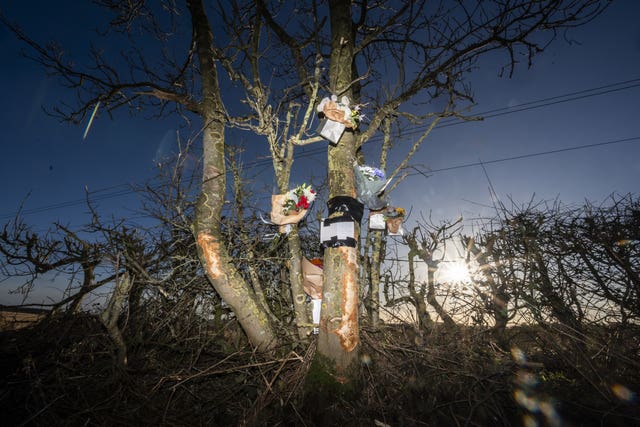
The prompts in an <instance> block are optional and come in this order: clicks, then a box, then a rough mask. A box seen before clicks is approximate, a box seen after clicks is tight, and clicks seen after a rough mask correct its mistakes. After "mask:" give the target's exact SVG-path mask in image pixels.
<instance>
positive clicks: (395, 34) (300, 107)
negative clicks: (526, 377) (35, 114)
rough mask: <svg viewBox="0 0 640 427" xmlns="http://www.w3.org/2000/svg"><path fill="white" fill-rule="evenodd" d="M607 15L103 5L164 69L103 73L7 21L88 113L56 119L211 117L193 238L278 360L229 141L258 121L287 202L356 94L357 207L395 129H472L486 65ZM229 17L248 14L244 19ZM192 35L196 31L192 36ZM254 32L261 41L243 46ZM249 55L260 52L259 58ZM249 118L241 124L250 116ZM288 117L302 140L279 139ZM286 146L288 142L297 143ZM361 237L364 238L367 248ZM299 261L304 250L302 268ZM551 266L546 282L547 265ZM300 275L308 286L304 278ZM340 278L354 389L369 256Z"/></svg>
mask: <svg viewBox="0 0 640 427" xmlns="http://www.w3.org/2000/svg"><path fill="white" fill-rule="evenodd" d="M607 3H608V2H606V1H603V0H580V1H575V0H571V1H569V0H566V1H565V0H544V1H536V2H531V1H525V0H513V1H490V2H472V3H467V2H464V1H456V2H449V1H441V2H431V1H426V0H422V1H413V0H412V1H408V0H407V1H399V2H396V3H394V4H393V5H388V4H387V3H386V2H378V1H374V2H369V1H356V2H353V3H349V2H344V1H338V0H330V1H328V2H326V3H325V2H317V1H312V2H310V3H305V4H302V5H301V4H299V2H292V3H288V2H285V3H282V2H278V3H270V4H266V2H263V1H260V0H257V1H246V2H240V1H238V2H235V1H229V2H225V3H219V4H216V5H209V4H207V7H205V4H204V2H203V1H202V0H187V1H186V2H185V4H184V5H182V4H178V3H177V2H174V1H164V2H161V3H160V4H159V5H153V6H152V5H151V4H149V3H146V2H133V3H132V2H130V1H119V0H102V1H100V2H98V4H100V5H102V6H106V7H107V8H108V9H109V10H110V11H111V12H112V13H113V14H114V15H113V16H114V18H113V20H112V22H111V28H110V30H111V31H115V32H121V33H123V34H126V35H127V36H128V40H129V41H130V42H132V43H133V42H135V41H136V40H137V36H138V35H139V34H144V37H146V38H145V39H144V40H143V41H144V42H150V41H153V42H154V43H157V46H160V48H159V49H157V50H156V51H158V52H161V56H160V57H154V58H150V57H145V55H144V52H145V51H146V50H144V49H142V48H141V46H140V45H135V44H132V45H131V46H130V47H129V49H128V51H127V52H126V53H125V58H126V61H125V64H123V65H124V66H121V65H118V62H116V61H113V62H112V61H111V60H110V59H109V58H106V57H105V56H104V55H103V52H102V51H101V50H99V49H94V50H92V52H91V53H92V55H93V59H94V64H93V65H92V66H89V67H86V68H84V69H83V68H80V67H78V66H77V65H75V64H74V63H72V62H71V61H67V60H66V58H64V56H63V55H62V54H61V53H62V51H61V50H60V49H59V48H57V47H56V46H54V45H48V46H47V47H45V46H43V45H40V44H38V43H36V42H35V41H33V40H31V39H30V38H29V37H28V36H27V35H25V34H23V33H22V32H21V31H20V30H19V29H18V28H17V27H16V26H14V25H12V24H11V23H9V21H8V20H7V19H6V18H4V17H3V19H2V21H3V23H4V24H5V25H7V26H9V27H10V28H11V29H12V30H13V31H14V32H15V33H16V34H17V35H18V37H20V38H21V39H22V40H23V41H24V42H26V43H27V44H28V45H29V46H30V47H31V48H32V50H31V52H32V53H33V54H34V59H35V60H36V61H37V62H39V63H40V64H42V65H43V66H44V67H45V68H46V69H47V70H48V71H49V72H50V73H52V74H54V75H57V76H59V77H60V78H61V80H62V83H63V84H65V85H67V86H69V87H70V88H72V89H73V90H75V91H76V92H77V94H78V100H77V103H76V105H74V106H72V107H70V108H64V106H63V107H62V108H58V109H56V110H55V112H57V113H59V114H60V115H62V116H63V117H64V118H65V119H68V120H70V121H74V122H79V121H80V120H81V119H82V118H84V117H85V116H88V115H89V114H90V113H91V112H92V111H96V110H97V109H98V108H100V109H102V110H104V111H109V112H111V111H113V110H115V109H118V108H121V107H122V108H129V109H132V110H133V111H137V110H138V109H142V108H145V109H146V108H148V107H151V108H152V110H150V111H152V112H153V113H156V114H159V115H162V114H165V113H167V112H168V111H169V110H167V107H168V106H175V107H176V109H177V111H178V112H179V113H181V114H186V115H187V117H193V116H194V115H195V118H196V119H197V120H198V122H199V125H198V128H199V129H200V130H201V133H200V134H201V137H202V141H203V144H202V145H203V153H202V168H203V173H202V184H201V196H200V198H199V201H198V203H197V205H196V209H195V218H194V225H193V233H194V235H195V239H196V243H197V246H198V253H199V255H200V259H201V262H202V265H203V266H204V270H205V271H206V274H207V276H208V278H209V280H210V281H211V283H212V284H213V285H214V287H215V289H216V291H217V292H218V293H219V294H220V296H221V297H222V298H223V299H224V300H225V302H226V303H227V304H229V306H230V307H232V309H233V310H234V312H235V313H236V315H237V317H238V319H239V321H240V323H241V324H242V326H243V328H244V330H245V332H246V333H247V335H248V336H249V338H250V339H251V341H252V343H253V344H254V345H255V346H256V347H258V348H260V349H272V348H274V346H275V345H276V344H277V339H276V334H275V325H274V324H273V322H272V318H273V316H272V313H270V310H269V307H267V306H265V304H264V303H263V301H262V300H261V298H259V296H258V295H257V294H256V292H255V289H254V288H252V286H251V285H250V283H248V282H247V281H246V280H245V279H243V277H242V275H241V274H240V273H239V271H238V269H237V266H236V265H235V263H234V260H233V259H232V258H231V257H230V255H229V251H228V248H227V247H226V245H225V244H224V241H223V239H222V234H221V233H222V228H221V216H222V215H221V212H222V208H223V206H224V202H225V199H226V197H227V194H228V192H227V190H228V186H227V169H226V165H225V161H224V159H225V145H226V141H225V130H226V129H227V128H228V127H229V126H231V125H233V126H240V125H241V124H242V120H243V118H244V119H246V120H253V122H251V125H250V127H249V128H248V129H250V130H251V131H253V132H254V133H257V134H258V135H262V136H266V137H267V140H268V141H269V143H270V144H271V145H270V147H271V148H272V155H273V157H274V162H275V163H274V168H275V170H276V174H277V176H278V185H279V186H280V188H281V189H283V188H285V186H286V183H287V181H288V174H289V170H290V163H289V162H290V160H288V159H291V157H290V153H291V150H290V149H291V147H292V146H291V145H289V144H298V145H299V144H306V143H309V142H311V141H318V140H319V138H318V137H317V136H313V135H309V134H308V133H307V129H308V125H309V123H310V122H309V118H310V113H311V111H313V108H314V107H315V104H316V100H317V98H316V95H317V94H318V93H320V92H322V93H323V95H324V94H325V93H326V94H335V95H338V96H347V97H348V98H349V99H350V100H351V101H352V102H353V103H357V104H362V105H368V107H367V108H368V111H369V114H368V116H369V121H368V122H367V126H366V128H364V126H362V129H357V130H356V131H355V132H351V131H347V132H345V133H344V134H343V135H342V137H341V139H340V140H339V142H338V143H337V144H336V145H330V146H329V148H328V180H329V199H332V198H335V197H349V198H356V196H357V195H356V191H355V185H354V172H353V164H354V162H356V161H357V159H358V153H359V150H360V149H361V148H362V146H363V145H364V144H365V143H367V142H368V141H370V140H371V138H372V137H373V136H374V135H376V133H377V132H378V131H379V130H380V127H381V125H382V123H383V122H384V121H385V120H390V121H391V123H392V124H393V125H394V126H395V129H402V128H404V127H406V124H408V123H411V124H416V123H422V122H429V121H433V120H435V119H437V118H439V117H443V116H450V115H456V116H460V114H461V111H462V109H463V108H464V107H465V106H466V105H468V103H469V102H470V101H471V100H472V92H471V88H469V87H468V86H467V84H466V78H467V76H468V75H469V73H470V72H471V71H472V70H473V68H474V65H475V63H476V61H477V59H478V58H480V57H482V56H483V55H485V54H487V53H489V52H493V51H500V52H503V53H504V54H505V61H504V64H505V65H504V67H502V70H501V71H506V72H507V73H508V74H511V73H512V72H513V71H514V70H515V68H516V66H517V64H518V58H520V57H521V56H520V54H523V55H524V56H523V57H524V58H525V61H526V62H527V63H528V64H530V63H531V61H532V59H533V57H534V56H535V55H536V54H538V53H540V52H542V51H543V50H544V48H545V47H546V46H547V45H548V44H549V43H550V42H551V41H553V40H554V39H555V38H556V37H557V35H558V33H559V32H560V31H562V30H564V29H566V28H570V27H573V26H577V25H581V24H584V23H587V22H589V21H590V20H591V19H593V18H594V17H596V16H597V15H598V14H599V13H600V12H601V11H602V10H603V9H604V8H605V7H606V4H607ZM209 6H210V7H209ZM227 10H231V11H234V12H235V11H246V12H247V13H237V14H235V13H231V14H230V13H228V12H227ZM185 11H188V13H185ZM251 11H253V13H249V12H251ZM159 17H162V18H166V19H158V18H159ZM230 17H232V18H233V19H229V18H230ZM214 20H215V22H222V23H227V24H231V25H232V26H233V28H235V29H236V30H237V31H231V29H230V27H229V26H228V25H227V26H222V28H220V27H218V26H216V27H214V26H213V25H212V22H214ZM161 22H164V23H165V24H161ZM182 28H186V31H179V30H180V29H182ZM134 29H136V31H134ZM138 29H141V30H142V31H141V32H137V30H138ZM171 34H174V35H175V37H174V39H173V40H172V42H174V43H179V44H181V45H182V46H183V47H184V48H183V49H184V50H182V51H179V53H178V54H177V56H176V57H173V56H171V55H170V53H171V52H175V50H174V49H166V50H163V49H162V42H166V41H167V40H168V39H169V35H171ZM185 34H190V36H191V37H189V36H185ZM239 34H245V35H246V34H249V35H251V38H244V39H243V38H241V37H238V35H239ZM272 35H273V36H274V37H271V36H272ZM263 36H266V38H265V39H263V38H262V37H263ZM151 39H152V40H151ZM263 40H266V41H263ZM138 41H140V40H138ZM244 41H251V43H252V44H250V45H248V46H249V47H247V45H246V44H244V43H243V42H244ZM276 41H277V43H276ZM269 43H273V50H270V49H267V48H268V47H270V44H269ZM271 53H274V55H271ZM327 59H328V66H325V65H324V61H326V60H327ZM120 64H121V62H120ZM221 70H224V71H225V72H226V75H223V74H221ZM238 70H240V71H241V73H239V72H238ZM247 70H248V72H246V71H247ZM274 70H275V71H274ZM265 73H266V75H267V76H268V77H270V78H271V77H273V79H274V81H277V82H278V83H277V84H274V85H273V86H272V87H271V92H269V91H268V90H267V88H266V86H265V85H263V84H262V83H261V82H262V81H264V80H265V79H264V78H258V76H259V75H260V74H262V75H263V76H264V75H265ZM246 76H250V79H246V78H245V77H246ZM236 79H239V80H241V81H242V82H243V84H244V89H245V90H248V89H250V90H251V91H250V92H246V93H245V95H247V96H246V100H248V101H250V102H252V103H250V105H249V106H248V107H247V108H246V109H243V108H242V106H240V107H238V105H237V102H236V101H237V100H238V99H239V98H240V99H244V98H243V96H242V95H241V96H240V97H239V96H238V93H237V92H236V91H235V89H234V88H235V86H234V84H233V82H234V81H236ZM292 88H296V89H297V90H292ZM225 96H227V100H225ZM267 98H268V99H271V100H274V99H276V100H281V99H284V100H287V102H285V103H280V102H277V103H275V105H277V106H281V107H283V108H273V107H271V109H270V111H269V108H270V103H269V102H266V101H265V100H266V99H267ZM294 101H297V103H296V102H294ZM412 103H413V105H414V106H415V105H417V107H412V105H411V104H412ZM436 105H439V106H440V107H438V106H436ZM237 109H239V110H240V111H234V110H237ZM425 109H427V110H428V111H424V110H425ZM296 111H299V112H301V114H299V115H298V114H297V113H296ZM235 113H237V114H235ZM263 113H264V114H263ZM261 114H263V115H262V116H261ZM275 118H280V119H279V123H285V124H291V126H292V127H293V128H295V127H297V129H296V130H292V131H291V132H289V131H287V132H286V133H278V132H277V129H280V128H279V127H277V126H275V125H274V121H273V120H274V119H275ZM245 123H249V122H248V121H245ZM256 126H257V127H256ZM269 128H272V129H269ZM283 134H286V135H288V137H287V138H285V139H282V138H281V137H280V135H283ZM278 138H279V139H278ZM423 140H424V138H418V139H417V140H416V141H413V142H412V143H411V144H410V146H409V147H406V149H405V152H404V155H403V156H402V157H404V158H405V159H406V160H405V161H403V162H401V164H399V165H398V167H397V168H395V170H394V172H393V173H391V174H390V176H391V177H394V176H396V175H397V174H398V173H400V171H401V169H402V168H403V167H405V166H406V162H407V161H408V159H409V158H410V156H411V155H412V154H413V153H415V152H416V150H417V148H418V147H419V146H420V144H421V143H422V141H423ZM396 148H399V147H396ZM283 150H284V151H283ZM283 152H284V154H282V153H283ZM278 162H280V163H278ZM281 166H282V167H281ZM359 234H360V233H359V230H357V231H356V235H355V238H356V240H359ZM297 251H298V249H297V247H296V243H295V238H294V240H292V246H291V253H292V256H293V257H297ZM539 267H540V269H542V265H541V264H540V265H539ZM292 272H293V273H294V275H295V267H294V268H293V269H292ZM324 277H325V281H324V295H325V298H324V299H323V301H324V302H323V320H322V328H321V332H320V336H319V341H318V350H319V351H318V355H319V356H322V357H323V358H324V360H327V361H328V363H327V364H326V365H327V367H328V368H329V369H330V370H335V371H337V373H338V375H337V377H338V378H345V377H348V372H351V371H353V369H352V368H353V367H354V366H356V363H357V361H358V343H359V332H358V305H359V302H358V279H359V277H360V267H359V256H358V248H353V247H349V246H341V247H330V248H326V249H325V253H324ZM294 292H297V291H296V290H294Z"/></svg>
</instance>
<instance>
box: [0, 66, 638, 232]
mask: <svg viewBox="0 0 640 427" xmlns="http://www.w3.org/2000/svg"><path fill="white" fill-rule="evenodd" d="M623 85H624V86H623ZM616 86H623V87H616ZM636 87H640V78H638V79H631V80H626V81H622V82H617V83H611V84H608V85H603V86H599V87H595V88H591V89H584V90H580V91H577V92H570V93H567V94H563V95H557V96H553V97H549V98H544V99H540V100H535V101H528V102H524V103H521V104H517V105H514V106H511V107H504V108H498V109H492V110H486V111H484V112H480V113H477V114H475V115H476V116H481V117H484V118H493V117H499V116H504V115H508V114H514V113H519V112H523V111H529V110H533V109H537V108H543V107H548V106H551V105H557V104H560V103H564V102H570V101H577V100H580V99H586V98H590V97H593V96H599V95H605V94H609V93H613V92H617V91H621V90H627V89H633V88H636ZM603 89H606V90H603ZM595 91H597V92H595ZM590 92H595V93H590ZM536 104H539V105H536ZM464 123H468V121H465V120H462V119H457V118H454V119H449V120H444V121H442V122H441V123H440V124H439V125H437V126H436V127H435V128H443V127H450V126H455V125H460V124H464ZM421 129H424V126H414V127H413V128H412V130H410V131H409V132H407V133H405V134H404V135H405V136H406V135H411V134H414V133H420V132H421ZM379 138H381V137H373V138H371V139H370V141H375V140H377V139H379ZM639 138H640V137H631V138H625V139H620V140H615V141H606V142H600V143H595V144H587V145H580V146H575V147H568V148H563V149H558V150H550V151H545V152H539V153H531V154H525V155H521V156H513V157H505V158H501V159H494V160H488V161H483V162H482V163H484V164H492V163H500V162H506V161H512V160H519V159H524V158H530V157H537V156H542V155H549V154H556V153H560V152H565V151H573V150H580V149H586V148H592V147H597V146H601V145H610V144H617V143H621V142H630V141H633V140H637V139H639ZM325 151H326V149H325V147H324V146H321V147H319V148H315V149H310V150H307V151H306V152H304V153H302V154H300V155H298V156H295V155H294V158H295V159H296V160H299V159H302V158H306V157H310V156H313V155H316V154H320V153H324V152H325ZM270 162H271V159H262V160H256V161H254V162H249V163H247V164H245V168H253V167H257V166H262V165H263V164H268V163H270ZM480 165H481V163H480V162H474V163H467V164H462V165H456V166H449V167H445V168H440V169H433V170H429V171H428V172H429V173H437V172H443V171H449V170H455V169H461V168H467V167H474V166H480ZM418 174H424V172H423V171H421V172H413V173H410V174H408V176H413V175H418ZM166 184H168V183H162V182H161V183H158V184H157V185H154V186H153V187H154V188H160V187H162V186H164V185H166ZM119 187H127V188H126V189H123V190H119V191H116V192H112V193H107V194H104V195H101V196H97V197H93V198H92V201H94V202H96V201H101V200H106V199H111V198H115V197H120V196H124V195H128V194H132V193H133V192H134V191H132V190H131V189H130V188H128V185H127V184H116V185H113V186H110V187H105V188H101V189H98V190H95V191H93V192H90V193H89V195H95V194H98V193H102V192H105V191H109V190H111V189H116V188H119ZM84 203H86V199H76V200H71V201H66V202H60V203H57V204H52V205H47V206H41V207H37V208H31V209H24V210H22V211H20V212H13V213H11V214H4V215H0V220H3V221H4V220H7V219H11V218H15V216H16V215H17V214H18V213H20V214H22V215H30V214H35V213H42V212H48V211H50V210H54V209H61V208H65V207H71V206H77V205H81V204H84Z"/></svg>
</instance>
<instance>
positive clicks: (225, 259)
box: [187, 0, 276, 350]
mask: <svg viewBox="0 0 640 427" xmlns="http://www.w3.org/2000/svg"><path fill="white" fill-rule="evenodd" d="M187 4H188V6H189V11H190V13H191V18H192V23H193V30H194V34H195V44H196V51H197V54H198V60H199V65H200V73H201V84H202V95H203V96H202V98H203V100H202V103H201V112H202V118H203V126H204V130H203V133H202V134H203V141H202V147H203V157H202V159H203V172H202V190H201V194H200V197H199V199H198V202H197V205H196V212H195V222H194V229H193V232H194V235H195V238H196V242H197V246H198V256H199V257H200V261H201V262H202V265H203V266H204V270H205V272H206V274H207V277H208V278H209V280H210V281H211V283H212V285H213V286H214V288H215V289H216V291H217V292H218V294H219V295H220V297H221V298H222V299H223V300H224V301H225V303H227V304H228V305H229V306H230V307H231V309H232V310H233V312H234V313H235V315H236V316H237V318H238V323H240V325H241V326H242V329H243V330H244V332H245V333H246V334H247V337H248V338H249V341H250V342H251V343H252V344H253V345H254V346H255V347H257V348H258V349H260V350H271V349H273V348H274V346H275V345H276V336H275V331H274V327H273V325H272V323H271V320H270V316H269V314H268V311H267V310H268V308H267V307H265V306H264V305H262V304H260V302H259V300H258V298H257V297H256V295H255V294H254V293H253V291H252V290H251V288H250V286H249V285H248V284H247V283H246V281H245V280H244V279H243V278H242V276H241V275H240V274H239V272H238V271H237V269H236V268H235V266H234V265H233V263H232V261H233V260H232V259H231V258H230V257H229V254H228V252H227V248H226V246H225V244H224V241H223V239H222V237H221V232H220V218H221V213H222V207H223V205H224V198H225V193H226V169H225V159H224V155H225V150H224V148H225V145H224V144H225V142H224V123H225V122H224V114H223V111H224V109H223V105H222V99H221V97H220V88H219V86H218V75H217V70H216V65H215V55H214V51H213V33H212V31H211V27H210V25H209V21H208V19H207V16H206V13H205V10H204V6H203V4H202V0H189V1H188V2H187Z"/></svg>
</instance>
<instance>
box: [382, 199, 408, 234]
mask: <svg viewBox="0 0 640 427" xmlns="http://www.w3.org/2000/svg"><path fill="white" fill-rule="evenodd" d="M405 215H407V211H405V210H404V209H403V208H394V207H391V206H389V207H387V208H386V209H385V211H384V220H385V222H386V223H387V233H388V234H390V235H392V236H398V235H402V234H404V230H403V229H402V221H403V220H404V217H405Z"/></svg>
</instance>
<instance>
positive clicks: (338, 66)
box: [316, 0, 360, 381]
mask: <svg viewBox="0 0 640 427" xmlns="http://www.w3.org/2000/svg"><path fill="white" fill-rule="evenodd" d="M329 4H330V15H331V62H330V66H329V80H330V82H331V90H332V92H333V93H334V94H336V95H338V96H340V97H341V96H347V97H349V99H350V100H353V98H352V93H351V90H350V85H351V79H352V63H353V31H352V22H351V13H350V7H351V6H350V2H345V1H342V0H331V1H330V2H329ZM355 153H356V145H355V137H354V135H353V133H352V132H350V131H347V132H345V133H344V134H343V135H342V137H341V138H340V140H339V142H338V144H336V145H335V146H332V145H330V146H329V166H328V167H329V199H331V198H333V197H337V196H348V197H352V198H355V197H356V193H355V177H354V172H353V162H354V160H355ZM359 231H360V230H359V224H356V234H355V238H356V241H358V237H359ZM358 277H359V263H358V249H357V248H352V247H347V246H340V247H336V248H326V249H325V251H324V282H323V287H324V291H323V299H322V315H321V320H320V334H319V337H318V351H317V356H319V357H317V358H316V359H317V360H321V361H324V362H326V364H327V365H328V366H326V368H328V370H329V371H334V372H335V374H336V377H337V378H340V379H341V381H342V380H344V381H348V380H349V377H350V376H351V373H352V372H354V371H353V370H352V368H353V367H354V366H356V363H357V361H358V344H359V341H360V336H359V330H358Z"/></svg>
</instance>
